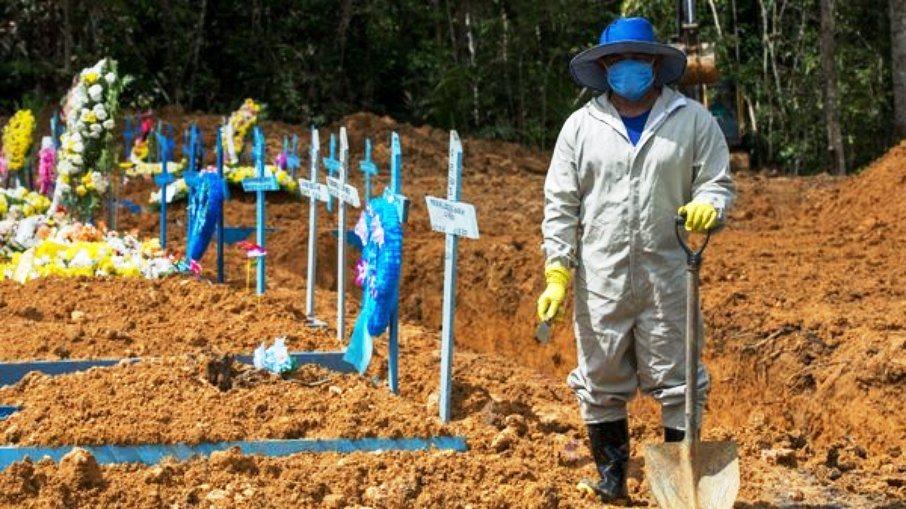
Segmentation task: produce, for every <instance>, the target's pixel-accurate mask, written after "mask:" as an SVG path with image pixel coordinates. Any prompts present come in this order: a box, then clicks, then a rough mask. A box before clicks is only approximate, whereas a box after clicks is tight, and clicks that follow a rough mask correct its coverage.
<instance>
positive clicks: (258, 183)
mask: <svg viewBox="0 0 906 509" xmlns="http://www.w3.org/2000/svg"><path fill="white" fill-rule="evenodd" d="M253 136H254V142H253V144H252V157H253V158H254V160H255V176H254V177H251V178H247V179H245V180H243V181H242V190H243V191H245V192H247V193H250V192H254V193H255V194H256V195H257V200H256V205H255V242H256V243H257V244H258V245H259V246H261V248H262V249H264V242H265V239H264V237H265V228H266V226H265V210H264V208H265V204H266V200H265V198H264V193H266V192H269V191H278V190H279V189H280V186H279V185H278V184H277V177H275V176H273V175H267V174H265V168H264V166H265V158H266V157H267V154H266V152H267V151H266V148H265V145H264V131H262V130H261V128H260V127H258V126H256V127H255V130H254V131H253ZM264 259H265V256H258V268H257V271H256V285H255V290H256V293H257V294H258V295H263V294H264V289H265V281H264V280H265V273H264V271H265V262H264Z"/></svg>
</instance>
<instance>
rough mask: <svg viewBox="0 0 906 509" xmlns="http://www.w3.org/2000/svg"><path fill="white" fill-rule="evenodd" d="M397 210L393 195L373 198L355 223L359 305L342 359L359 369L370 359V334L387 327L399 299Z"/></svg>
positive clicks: (400, 238)
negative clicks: (359, 243)
mask: <svg viewBox="0 0 906 509" xmlns="http://www.w3.org/2000/svg"><path fill="white" fill-rule="evenodd" d="M398 210H399V209H398V207H397V205H396V203H394V202H393V198H391V197H380V198H374V199H372V200H371V201H370V202H369V203H368V207H367V208H366V209H365V211H364V212H363V213H362V216H361V217H360V218H359V222H358V224H357V225H356V227H355V233H356V235H357V236H358V237H359V239H360V240H361V241H362V257H361V259H360V260H359V263H358V264H357V265H356V283H357V284H358V285H359V286H361V287H362V308H361V311H360V312H359V318H358V320H357V321H356V326H355V330H354V331H353V334H352V339H351V340H350V343H349V348H347V351H346V355H345V356H344V359H345V360H346V361H347V362H349V363H350V364H352V365H353V366H355V367H356V369H358V371H359V372H360V373H363V372H364V371H365V370H366V369H367V368H368V364H369V362H370V360H371V353H372V338H373V337H375V336H379V335H381V334H383V332H384V331H385V330H387V326H388V325H390V320H391V318H392V317H393V316H394V314H395V313H396V310H397V306H398V302H399V279H400V265H401V263H402V254H403V229H402V226H401V225H400V217H399V212H398Z"/></svg>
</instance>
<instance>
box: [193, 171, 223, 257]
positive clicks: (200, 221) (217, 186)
mask: <svg viewBox="0 0 906 509" xmlns="http://www.w3.org/2000/svg"><path fill="white" fill-rule="evenodd" d="M196 179H197V180H196V182H195V192H194V193H192V199H191V200H190V201H189V209H188V211H187V215H188V217H189V218H190V221H191V228H190V229H189V238H188V240H187V242H186V262H187V263H188V262H191V261H193V260H195V261H198V260H200V259H201V257H202V256H204V252H205V250H206V249H207V248H208V244H210V243H211V237H213V236H214V231H215V230H216V229H217V222H218V220H219V219H220V215H221V214H223V189H224V185H223V179H222V178H221V177H220V176H219V175H217V174H216V173H213V172H202V173H199V174H198V176H197V177H196Z"/></svg>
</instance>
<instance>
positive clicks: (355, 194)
mask: <svg viewBox="0 0 906 509" xmlns="http://www.w3.org/2000/svg"><path fill="white" fill-rule="evenodd" d="M341 187H342V186H340V179H338V178H334V177H327V192H328V193H330V195H331V196H333V197H334V198H336V199H338V200H342V201H344V202H346V203H348V204H350V205H352V206H353V207H356V208H359V207H361V206H362V203H361V202H360V201H359V190H358V189H356V188H355V186H353V185H351V184H346V186H345V187H342V189H341Z"/></svg>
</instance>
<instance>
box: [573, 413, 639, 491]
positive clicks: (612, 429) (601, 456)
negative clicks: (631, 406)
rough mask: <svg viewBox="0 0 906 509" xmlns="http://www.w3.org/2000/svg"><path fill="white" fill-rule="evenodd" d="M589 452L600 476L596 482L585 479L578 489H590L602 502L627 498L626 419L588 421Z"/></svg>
mask: <svg viewBox="0 0 906 509" xmlns="http://www.w3.org/2000/svg"><path fill="white" fill-rule="evenodd" d="M587 427H588V438H589V442H590V445H591V454H592V457H594V459H595V465H596V466H597V468H598V475H599V476H600V477H601V478H600V480H599V481H598V482H593V481H587V480H584V481H582V482H580V483H579V487H580V488H581V489H587V490H591V491H593V492H594V493H596V494H597V495H598V497H600V499H601V500H602V501H603V502H613V501H616V500H620V499H626V498H628V496H629V495H628V493H627V490H626V467H627V464H628V463H629V421H628V420H626V419H623V420H621V421H613V422H602V423H597V424H589V425H588V426H587Z"/></svg>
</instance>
